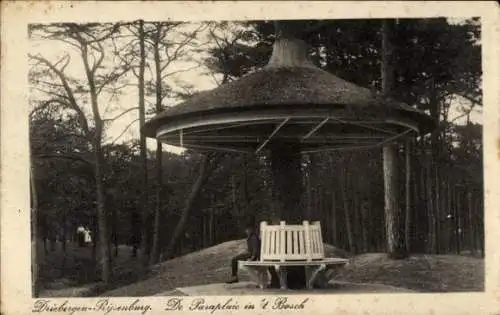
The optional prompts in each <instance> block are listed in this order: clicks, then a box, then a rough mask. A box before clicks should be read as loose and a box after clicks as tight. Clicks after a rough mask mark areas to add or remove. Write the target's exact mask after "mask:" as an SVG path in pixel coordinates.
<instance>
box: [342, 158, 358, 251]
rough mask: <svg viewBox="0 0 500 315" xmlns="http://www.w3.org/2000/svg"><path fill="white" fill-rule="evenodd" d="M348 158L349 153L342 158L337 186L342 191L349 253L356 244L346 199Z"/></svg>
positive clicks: (354, 249) (354, 248)
mask: <svg viewBox="0 0 500 315" xmlns="http://www.w3.org/2000/svg"><path fill="white" fill-rule="evenodd" d="M349 160H350V155H349V156H348V157H347V158H344V159H343V162H344V163H342V165H341V166H340V180H339V186H340V191H341V193H342V202H343V208H344V218H345V227H346V231H347V241H348V245H349V251H350V252H351V253H355V252H356V246H355V243H354V233H353V230H352V223H351V215H350V212H349V200H348V194H347V174H346V169H347V167H348V165H349Z"/></svg>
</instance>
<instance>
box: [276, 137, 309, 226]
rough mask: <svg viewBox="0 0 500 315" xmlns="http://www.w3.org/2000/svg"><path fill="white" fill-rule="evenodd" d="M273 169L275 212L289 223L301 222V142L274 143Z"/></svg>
mask: <svg viewBox="0 0 500 315" xmlns="http://www.w3.org/2000/svg"><path fill="white" fill-rule="evenodd" d="M269 150H270V153H271V169H272V176H273V187H274V189H273V199H274V200H273V201H274V206H275V209H274V210H275V214H276V215H277V216H278V217H279V218H280V220H283V221H286V223H287V224H301V223H302V216H303V213H302V212H303V211H302V208H301V206H300V200H301V196H302V172H301V158H302V156H301V153H300V143H299V142H292V143H290V142H288V143H280V142H278V143H272V144H270V145H269Z"/></svg>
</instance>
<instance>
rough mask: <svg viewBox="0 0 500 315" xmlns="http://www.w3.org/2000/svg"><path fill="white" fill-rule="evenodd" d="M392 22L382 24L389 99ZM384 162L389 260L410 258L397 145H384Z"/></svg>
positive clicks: (384, 78) (384, 76) (384, 90)
mask: <svg viewBox="0 0 500 315" xmlns="http://www.w3.org/2000/svg"><path fill="white" fill-rule="evenodd" d="M394 25H395V22H394V21H393V20H383V21H382V64H381V72H382V93H384V95H385V96H386V97H389V96H390V95H391V93H392V89H393V86H394V47H393V43H392V37H393V36H394V35H393V33H394ZM383 159H384V183H385V185H384V188H385V221H386V234H387V254H388V256H389V257H390V258H397V259H399V258H404V257H406V256H407V251H406V242H405V240H404V236H405V234H404V232H403V231H404V225H402V223H403V222H404V221H403V220H402V219H404V215H403V213H402V212H401V209H400V202H399V189H398V188H399V186H398V164H397V163H398V145H397V144H395V143H388V144H385V145H384V147H383Z"/></svg>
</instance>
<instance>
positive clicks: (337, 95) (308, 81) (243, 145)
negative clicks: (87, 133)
mask: <svg viewBox="0 0 500 315" xmlns="http://www.w3.org/2000/svg"><path fill="white" fill-rule="evenodd" d="M276 26H277V29H276V41H275V43H274V48H273V53H272V55H271V59H270V60H269V63H268V65H267V66H266V67H264V68H263V69H261V70H258V71H256V72H254V73H251V74H249V75H247V76H245V77H243V78H241V79H239V80H237V81H234V82H230V83H227V84H224V85H222V86H220V87H218V88H215V89H213V90H211V91H206V92H200V93H198V94H196V95H195V96H193V97H192V98H190V99H189V100H187V101H185V102H183V103H181V104H179V105H177V106H175V107H171V108H169V109H167V110H166V111H164V112H162V113H161V114H159V115H157V116H156V117H155V118H153V119H152V120H151V121H149V122H148V123H147V124H146V125H145V127H144V129H143V132H144V133H145V134H146V135H147V136H148V137H154V138H157V139H159V140H161V141H163V142H166V143H168V144H171V145H177V146H181V147H185V148H190V149H196V150H198V151H199V150H202V151H206V150H208V151H231V152H259V151H261V150H264V149H269V151H270V160H271V171H272V177H273V188H274V189H273V197H272V200H273V205H272V207H273V209H274V212H275V214H276V215H277V216H278V217H279V218H280V219H281V220H284V221H286V222H287V223H292V224H293V223H299V222H301V221H302V220H303V219H311V218H307V217H305V216H306V215H305V214H304V212H303V211H302V209H301V206H300V199H301V196H302V185H301V182H302V174H301V157H302V155H301V154H302V153H304V152H320V151H325V150H339V149H358V148H371V147H374V146H381V145H384V144H388V143H390V142H393V141H395V140H396V139H398V138H401V137H404V136H405V135H407V134H409V133H411V132H417V133H427V132H428V131H430V130H431V128H432V127H433V121H432V120H431V119H430V117H429V116H427V115H426V114H425V113H423V112H420V111H418V110H416V109H414V108H412V107H410V106H408V105H405V104H401V103H398V102H396V101H394V100H388V99H387V98H384V97H382V96H380V95H376V94H375V93H372V92H371V91H370V90H368V89H366V88H362V87H359V86H357V85H355V84H352V83H349V82H346V81H344V80H342V79H340V78H338V77H336V76H334V75H332V74H330V73H328V72H325V71H323V70H321V69H319V68H317V67H316V66H315V65H314V64H313V63H312V62H311V61H310V60H309V58H308V54H307V45H306V43H305V41H303V40H301V39H300V38H301V36H300V33H301V29H300V27H299V26H297V23H296V22H295V21H291V22H283V21H281V22H278V23H276ZM395 161H396V158H395V150H394V149H393V146H388V145H386V146H384V163H385V164H384V169H385V168H386V166H387V171H386V174H387V176H386V177H387V178H388V181H387V182H386V185H385V189H386V202H387V200H392V199H391V198H392V197H394V196H396V193H395V192H396V191H397V187H398V186H397V185H398V184H397V181H396V176H395V174H396V173H397V172H395V171H394V170H395V167H394V163H393V162H395ZM388 205H389V206H390V207H389V208H387V209H388V210H390V211H392V208H394V205H396V202H392V201H390V202H388ZM394 226H396V225H394ZM392 230H393V228H392V226H391V231H392ZM286 269H287V278H288V281H289V284H290V280H292V281H294V283H295V284H294V286H296V287H298V288H299V287H304V286H305V280H304V279H303V277H304V268H303V267H287V268H286Z"/></svg>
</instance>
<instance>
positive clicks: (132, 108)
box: [103, 107, 139, 121]
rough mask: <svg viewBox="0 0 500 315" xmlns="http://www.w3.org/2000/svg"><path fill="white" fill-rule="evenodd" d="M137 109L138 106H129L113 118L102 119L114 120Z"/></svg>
mask: <svg viewBox="0 0 500 315" xmlns="http://www.w3.org/2000/svg"><path fill="white" fill-rule="evenodd" d="M137 109H139V107H131V108H129V109H127V110H124V111H123V112H122V113H120V114H119V115H117V116H115V117H113V118H108V119H103V121H114V120H117V119H118V118H120V117H122V116H123V115H125V114H127V113H129V112H131V111H133V110H137Z"/></svg>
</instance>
